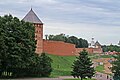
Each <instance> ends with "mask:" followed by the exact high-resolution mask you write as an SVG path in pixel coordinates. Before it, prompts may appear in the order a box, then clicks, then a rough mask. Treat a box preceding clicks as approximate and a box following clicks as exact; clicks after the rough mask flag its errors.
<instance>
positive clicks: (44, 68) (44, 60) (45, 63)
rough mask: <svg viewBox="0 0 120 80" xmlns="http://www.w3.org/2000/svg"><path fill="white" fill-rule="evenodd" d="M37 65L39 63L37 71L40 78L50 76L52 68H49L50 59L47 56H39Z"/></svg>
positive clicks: (43, 54)
mask: <svg viewBox="0 0 120 80" xmlns="http://www.w3.org/2000/svg"><path fill="white" fill-rule="evenodd" d="M38 63H39V67H38V69H39V70H41V71H40V75H41V76H42V77H48V76H50V74H51V72H52V67H51V63H52V59H51V58H50V57H49V56H47V55H46V54H45V53H42V54H41V56H40V61H39V62H38Z"/></svg>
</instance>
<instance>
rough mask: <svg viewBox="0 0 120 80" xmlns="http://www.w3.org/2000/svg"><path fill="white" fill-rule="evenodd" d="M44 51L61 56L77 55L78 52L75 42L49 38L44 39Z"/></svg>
mask: <svg viewBox="0 0 120 80" xmlns="http://www.w3.org/2000/svg"><path fill="white" fill-rule="evenodd" d="M43 51H44V52H47V53H49V54H54V55H61V56H69V55H75V53H76V50H75V45H74V44H70V43H65V42H62V41H49V40H43Z"/></svg>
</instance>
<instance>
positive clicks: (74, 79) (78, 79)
mask: <svg viewBox="0 0 120 80" xmlns="http://www.w3.org/2000/svg"><path fill="white" fill-rule="evenodd" d="M64 80H80V79H64ZM83 80H96V79H83Z"/></svg>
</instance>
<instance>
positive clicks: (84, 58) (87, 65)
mask: <svg viewBox="0 0 120 80" xmlns="http://www.w3.org/2000/svg"><path fill="white" fill-rule="evenodd" d="M92 64H93V63H92V61H91V60H90V58H89V57H88V52H87V51H86V50H85V49H84V50H83V51H82V52H80V53H79V57H77V59H76V60H75V61H74V62H73V65H72V68H73V70H72V72H71V74H72V76H73V77H77V78H79V77H81V80H82V79H83V78H86V77H88V78H91V77H92V76H93V75H94V74H95V70H94V67H92Z"/></svg>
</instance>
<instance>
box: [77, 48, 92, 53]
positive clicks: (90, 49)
mask: <svg viewBox="0 0 120 80" xmlns="http://www.w3.org/2000/svg"><path fill="white" fill-rule="evenodd" d="M83 49H85V50H87V51H88V53H93V51H94V49H93V48H76V52H77V53H79V52H81V51H83Z"/></svg>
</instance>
